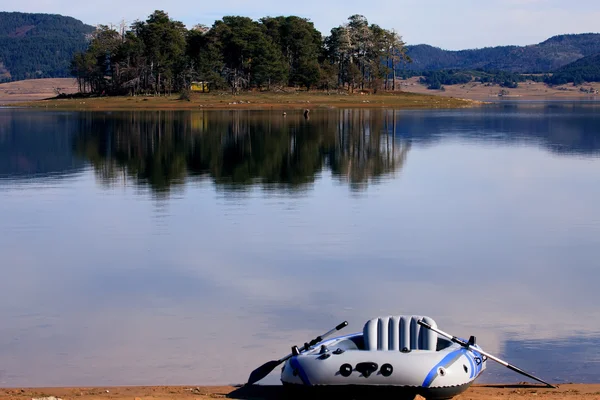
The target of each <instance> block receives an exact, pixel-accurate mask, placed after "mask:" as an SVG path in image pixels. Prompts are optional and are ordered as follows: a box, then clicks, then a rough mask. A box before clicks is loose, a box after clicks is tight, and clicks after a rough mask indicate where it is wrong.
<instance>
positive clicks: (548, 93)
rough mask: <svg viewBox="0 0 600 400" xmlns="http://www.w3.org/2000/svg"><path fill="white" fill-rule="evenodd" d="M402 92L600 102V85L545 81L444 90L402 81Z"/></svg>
mask: <svg viewBox="0 0 600 400" xmlns="http://www.w3.org/2000/svg"><path fill="white" fill-rule="evenodd" d="M399 85H400V89H401V90H402V91H404V92H409V93H419V94H433V95H438V96H445V97H456V98H462V99H472V100H480V101H497V100H502V99H505V100H571V99H573V100H588V99H589V100H600V94H598V93H596V92H597V91H598V90H600V82H589V83H586V84H583V85H579V86H573V84H571V83H569V84H566V85H559V86H548V85H546V84H545V83H542V82H532V81H527V82H522V83H519V86H518V87H517V88H514V89H507V88H503V87H500V85H490V84H485V83H480V82H470V83H466V84H464V85H463V84H461V85H448V86H445V87H444V90H429V89H427V86H426V85H423V84H421V83H419V77H413V78H410V79H406V80H401V81H399Z"/></svg>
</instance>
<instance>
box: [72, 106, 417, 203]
mask: <svg viewBox="0 0 600 400" xmlns="http://www.w3.org/2000/svg"><path fill="white" fill-rule="evenodd" d="M396 118H397V115H396V113H395V112H393V111H391V110H389V111H388V110H339V111H326V112H312V113H311V116H310V119H305V118H304V117H303V115H302V113H301V112H298V113H295V112H290V113H288V115H287V116H284V115H282V113H281V112H278V111H198V112H186V111H158V112H149V111H145V112H144V111H136V112H118V113H108V112H107V113H92V112H91V113H84V114H82V115H81V118H80V119H79V125H80V126H79V131H78V134H77V135H75V139H74V148H75V152H76V153H77V154H78V155H80V156H83V157H85V158H86V159H87V160H89V162H90V163H91V164H92V165H93V168H94V171H95V173H96V175H97V177H98V180H99V181H100V182H101V183H102V184H103V185H108V186H112V185H115V184H118V183H119V182H120V181H122V180H126V181H127V180H130V179H132V180H133V181H134V182H135V184H137V185H141V186H149V187H150V188H151V189H152V191H153V192H154V193H156V194H162V195H164V194H168V193H169V192H170V191H171V190H173V189H175V188H177V187H179V186H181V185H183V184H184V183H185V182H186V180H189V179H211V180H212V181H213V182H214V183H215V184H216V185H217V187H218V188H220V189H224V190H227V191H239V190H247V189H248V188H250V187H254V186H260V187H262V188H263V189H269V190H284V191H290V190H293V191H302V190H306V189H309V188H310V187H311V185H312V183H313V182H314V181H315V179H317V177H318V175H319V174H320V173H322V172H323V171H324V170H327V169H328V170H330V171H331V173H332V174H333V176H335V177H336V178H337V179H339V180H340V181H343V182H347V183H348V184H349V185H350V187H351V188H352V189H353V190H362V189H364V188H365V187H367V185H368V184H369V183H370V182H373V181H377V180H379V179H381V178H382V177H384V176H386V175H389V174H392V173H394V172H395V171H397V170H399V169H400V168H402V165H403V163H404V162H405V160H406V155H407V153H408V150H409V149H410V144H409V143H408V142H407V141H403V140H400V139H398V138H396V137H394V135H392V134H391V132H394V131H395V124H396Z"/></svg>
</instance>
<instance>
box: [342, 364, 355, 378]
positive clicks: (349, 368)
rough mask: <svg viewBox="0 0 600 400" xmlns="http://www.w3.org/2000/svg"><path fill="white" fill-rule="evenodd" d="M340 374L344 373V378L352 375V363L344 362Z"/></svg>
mask: <svg viewBox="0 0 600 400" xmlns="http://www.w3.org/2000/svg"><path fill="white" fill-rule="evenodd" d="M340 375H342V376H343V377H344V378H347V377H349V376H350V375H352V365H350V364H342V366H341V367H340Z"/></svg>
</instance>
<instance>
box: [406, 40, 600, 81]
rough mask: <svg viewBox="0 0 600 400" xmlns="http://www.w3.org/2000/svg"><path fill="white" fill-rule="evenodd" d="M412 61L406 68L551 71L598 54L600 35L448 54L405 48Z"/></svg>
mask: <svg viewBox="0 0 600 400" xmlns="http://www.w3.org/2000/svg"><path fill="white" fill-rule="evenodd" d="M407 50H408V51H407V54H408V56H409V57H410V58H411V59H412V60H413V62H412V63H411V64H409V65H407V66H406V68H407V69H410V70H416V71H433V70H441V69H468V70H472V69H478V68H481V69H485V70H501V71H510V72H521V73H526V72H531V73H534V72H552V71H555V70H557V69H559V68H561V67H563V66H565V65H567V64H569V63H572V62H574V61H576V60H578V59H580V58H582V57H586V56H590V55H593V54H597V53H600V34H598V33H585V34H577V35H560V36H554V37H552V38H550V39H548V40H546V41H544V42H542V43H539V44H536V45H530V46H499V47H488V48H483V49H473V50H460V51H448V50H442V49H440V48H437V47H432V46H429V45H425V44H422V45H416V46H407Z"/></svg>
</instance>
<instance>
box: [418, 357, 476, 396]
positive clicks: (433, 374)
mask: <svg viewBox="0 0 600 400" xmlns="http://www.w3.org/2000/svg"><path fill="white" fill-rule="evenodd" d="M465 351H466V350H465V349H458V350H455V351H453V352H452V353H450V354H448V355H447V356H446V357H444V358H442V361H440V362H439V363H437V365H436V366H435V367H433V368H431V371H429V373H428V374H427V376H426V377H425V380H424V381H423V384H422V385H421V386H422V387H426V388H427V387H429V385H431V383H432V382H433V380H434V379H435V378H436V377H437V375H438V368H440V367H444V368H447V367H448V366H450V365H452V364H453V363H454V362H455V361H456V360H457V359H458V357H460V356H461V355H463V354H464V353H465Z"/></svg>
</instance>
